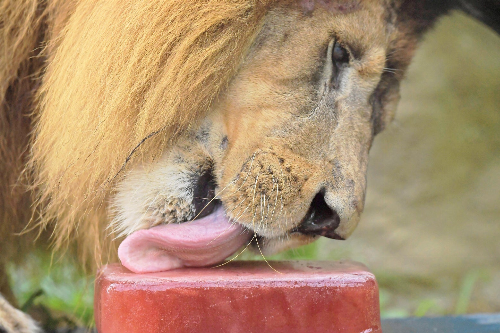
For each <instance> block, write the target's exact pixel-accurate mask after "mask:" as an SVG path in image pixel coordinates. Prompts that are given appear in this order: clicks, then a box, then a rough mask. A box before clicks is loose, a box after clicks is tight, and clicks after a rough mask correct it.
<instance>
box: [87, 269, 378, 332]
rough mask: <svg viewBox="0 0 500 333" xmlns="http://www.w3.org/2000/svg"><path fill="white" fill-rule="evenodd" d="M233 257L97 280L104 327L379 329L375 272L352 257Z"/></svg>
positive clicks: (114, 273)
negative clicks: (341, 259) (271, 259)
mask: <svg viewBox="0 0 500 333" xmlns="http://www.w3.org/2000/svg"><path fill="white" fill-rule="evenodd" d="M271 266H272V267H273V268H270V267H269V266H268V264H267V263H265V262H262V261H246V262H245V261H243V262H231V263H229V264H227V265H224V266H221V267H216V268H182V269H176V270H172V271H167V272H162V273H149V274H134V273H132V272H130V271H128V270H127V269H126V268H124V267H122V266H120V265H108V266H106V267H104V268H103V269H102V270H101V271H100V274H99V275H98V277H97V280H96V290H95V293H96V297H95V312H96V324H97V329H98V332H99V333H115V332H116V333H117V332H120V333H123V332H127V333H133V332H151V333H155V332H287V333H291V332H346V333H349V332H364V333H369V332H380V318H379V317H380V315H379V305H378V288H377V284H376V281H375V277H374V276H373V274H371V273H370V272H368V271H367V269H366V267H365V266H363V265H361V264H358V263H353V262H296V261H295V262H293V261H291V262H271Z"/></svg>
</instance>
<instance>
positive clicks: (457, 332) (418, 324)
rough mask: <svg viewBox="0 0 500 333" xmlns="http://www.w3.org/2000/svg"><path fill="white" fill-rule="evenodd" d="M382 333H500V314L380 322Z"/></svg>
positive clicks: (385, 320)
mask: <svg viewBox="0 0 500 333" xmlns="http://www.w3.org/2000/svg"><path fill="white" fill-rule="evenodd" d="M382 331H383V332H384V333H427V332H429V333H431V332H432V333H433V332H443V333H448V332H449V333H500V313H497V314H474V315H466V316H456V317H455V316H447V317H435V318H432V317H422V318H401V319H384V320H382Z"/></svg>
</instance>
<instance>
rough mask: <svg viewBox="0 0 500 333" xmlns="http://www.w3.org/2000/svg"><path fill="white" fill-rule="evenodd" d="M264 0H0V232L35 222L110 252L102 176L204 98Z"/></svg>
mask: <svg viewBox="0 0 500 333" xmlns="http://www.w3.org/2000/svg"><path fill="white" fill-rule="evenodd" d="M270 2H271V1H270V0H234V1H228V0H204V1H185V0H163V1H146V2H144V1H138V0H105V1H104V0H47V1H42V0H2V1H1V2H0V15H1V16H0V49H1V50H2V53H1V55H0V121H1V122H0V158H1V159H2V160H4V161H6V162H5V163H3V164H0V168H5V170H4V169H0V175H1V176H0V177H3V178H1V179H0V181H1V184H0V186H1V188H0V195H2V197H1V198H0V211H3V212H4V216H1V217H0V218H1V219H2V221H0V223H1V228H3V229H2V230H1V233H2V237H4V235H5V237H7V236H6V235H7V234H10V233H12V232H13V231H19V230H25V231H26V230H30V228H33V227H36V226H38V225H41V226H42V229H48V230H50V231H51V232H52V240H53V243H54V245H55V247H56V248H60V247H64V246H65V245H66V244H68V243H69V242H71V243H73V242H74V243H76V244H77V247H78V252H79V254H80V256H81V258H83V259H87V260H88V259H90V261H94V262H96V263H101V262H103V261H106V260H109V259H110V258H111V257H113V255H114V246H112V244H111V243H112V242H113V240H112V239H113V237H112V235H110V234H111V231H110V230H109V229H108V228H107V224H106V223H107V218H106V214H107V213H108V212H107V211H106V206H107V201H108V200H109V197H110V195H111V193H112V191H113V190H112V189H113V187H112V185H113V184H114V183H115V182H116V181H117V180H118V179H119V178H120V177H121V175H122V174H123V171H124V170H125V169H127V168H128V167H129V164H132V163H134V162H137V161H141V162H148V161H153V160H154V159H155V158H157V157H158V156H160V155H161V152H162V151H163V150H164V149H165V148H166V147H168V146H169V145H170V144H172V142H173V141H175V139H176V138H177V137H178V136H179V135H180V134H181V133H183V131H185V130H186V129H188V128H189V127H190V126H192V125H194V124H195V123H196V121H197V119H200V117H201V115H203V114H204V113H205V112H206V111H207V110H208V109H209V108H210V107H211V105H212V104H213V103H214V101H215V100H216V99H217V96H218V95H219V94H220V93H221V91H223V90H224V89H225V87H227V85H228V83H229V81H230V80H231V78H232V77H233V76H234V74H235V73H236V71H237V69H238V66H239V64H240V63H241V61H242V59H243V56H244V55H245V52H246V51H247V49H248V48H249V46H250V44H251V41H252V40H253V38H254V36H255V35H256V33H257V32H258V30H259V27H260V26H261V24H262V20H263V17H264V15H265V13H266V8H267V6H268V5H269V3H270ZM25 138H29V139H25ZM28 140H29V142H28ZM19 156H22V158H19ZM12 175H14V176H12ZM19 180H21V182H22V183H26V180H27V181H28V182H29V187H30V189H31V193H32V194H31V196H29V197H28V196H27V195H26V194H24V193H25V190H24V189H23V188H22V186H14V185H15V184H18V185H19ZM13 188H14V190H13ZM12 191H15V192H16V193H17V195H16V196H14V198H18V199H16V200H17V201H16V202H12V200H13V199H12V196H11V194H12ZM30 205H31V206H33V207H31V208H30V207H29V206H30ZM29 212H36V213H29ZM19 216H22V217H23V218H19ZM16 220H19V222H16V223H19V225H18V226H13V223H14V222H13V221H16ZM28 221H31V222H30V223H29V224H28ZM27 224H28V225H29V226H28V227H26V225H27ZM4 239H5V238H4ZM101 254H107V255H106V256H105V257H101ZM109 255H111V257H110V256H109Z"/></svg>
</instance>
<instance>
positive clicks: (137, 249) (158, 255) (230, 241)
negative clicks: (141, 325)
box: [118, 206, 250, 273]
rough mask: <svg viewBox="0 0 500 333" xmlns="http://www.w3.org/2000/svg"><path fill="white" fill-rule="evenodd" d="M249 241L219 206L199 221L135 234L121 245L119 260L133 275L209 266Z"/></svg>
mask: <svg viewBox="0 0 500 333" xmlns="http://www.w3.org/2000/svg"><path fill="white" fill-rule="evenodd" d="M249 240H250V234H249V232H248V231H247V230H245V228H243V227H242V226H241V225H239V224H236V223H231V222H229V220H228V218H227V217H226V215H225V213H224V208H223V207H222V206H221V207H220V208H218V209H217V210H216V211H215V212H213V213H212V214H210V215H208V216H206V217H204V218H202V219H199V220H194V221H191V222H185V223H181V224H166V225H160V226H157V227H153V228H151V229H147V230H139V231H136V232H134V233H133V234H131V235H130V236H128V237H127V238H126V239H125V240H124V241H123V242H122V243H121V244H120V247H119V248H118V257H119V258H120V260H121V262H122V264H123V266H125V267H126V268H128V269H129V270H131V271H132V272H135V273H150V272H161V271H167V270H170V269H174V268H179V267H182V266H209V265H213V264H216V263H219V262H221V261H222V260H224V259H225V258H227V257H228V256H230V255H232V254H233V253H234V252H236V250H238V249H239V248H240V247H242V246H244V245H245V244H246V243H247V242H248V241H249Z"/></svg>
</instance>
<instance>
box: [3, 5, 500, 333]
mask: <svg viewBox="0 0 500 333" xmlns="http://www.w3.org/2000/svg"><path fill="white" fill-rule="evenodd" d="M452 9H462V10H464V11H465V12H467V13H470V14H471V15H473V16H475V17H477V18H478V19H480V20H482V21H483V22H485V23H486V24H488V25H490V26H491V27H492V28H494V29H496V30H497V31H500V23H499V20H498V13H499V11H500V5H499V4H497V3H494V2H492V1H488V0H476V1H474V0H468V1H467V0H463V1H459V0H456V1H454V0H448V1H439V2H438V1H435V2H434V1H427V0H422V1H413V0H203V1H185V0H154V1H147V2H143V1H138V0H126V1H122V0H45V1H44V0H2V1H0V31H1V37H0V49H1V50H2V54H1V56H0V212H1V214H2V215H1V216H0V233H1V237H2V241H1V242H0V251H1V252H2V262H0V291H1V293H2V295H3V296H4V297H5V299H6V300H8V301H10V302H11V303H12V304H15V301H14V298H13V296H12V293H11V291H10V289H9V286H8V283H7V278H6V274H5V270H4V265H5V263H7V262H9V261H12V260H16V259H18V258H20V257H22V256H23V255H25V254H26V253H27V252H28V251H30V250H29V249H34V248H40V247H44V244H48V243H50V244H51V247H50V249H51V251H52V250H53V251H56V250H60V249H64V248H67V247H68V244H71V250H70V251H69V252H68V253H70V254H72V255H73V254H74V255H75V256H77V257H78V258H80V259H81V262H82V266H92V267H98V266H100V265H102V264H103V263H106V262H110V261H116V260H117V255H118V256H119V257H120V260H121V262H122V263H123V264H124V265H125V266H126V267H128V268H129V269H131V270H133V271H136V272H151V271H158V270H166V269H172V268H176V267H180V266H206V265H211V264H214V263H218V262H221V261H222V260H224V259H225V258H227V257H229V256H231V255H233V254H235V253H236V252H237V251H238V250H239V249H240V248H245V247H251V248H253V249H254V250H255V251H258V252H260V253H262V254H270V253H276V252H279V251H283V250H285V249H288V248H292V247H296V246H300V245H304V244H307V243H310V242H312V241H314V240H316V239H318V238H319V237H321V236H324V237H329V238H332V239H338V240H342V239H346V238H348V237H349V236H350V235H351V234H352V233H353V231H354V229H355V228H356V225H357V224H358V221H359V218H360V214H361V212H362V211H363V206H364V197H365V190H366V170H367V164H368V153H369V150H370V147H371V145H372V142H373V139H374V136H375V135H376V134H377V133H379V132H380V131H382V130H383V129H384V128H385V127H386V126H387V125H388V124H389V123H390V122H391V120H392V119H393V117H394V113H395V110H396V106H397V103H398V100H399V85H400V82H401V80H402V79H403V78H404V73H405V71H406V69H407V67H408V65H409V63H410V61H411V58H412V56H413V54H414V52H415V49H416V47H417V45H418V42H419V40H420V39H421V37H422V35H423V34H424V33H425V31H427V30H428V29H429V28H430V27H432V25H433V24H434V22H435V21H436V20H437V19H438V18H439V17H441V16H443V15H445V14H447V13H448V12H450V11H451V10H452ZM187 222H189V223H187ZM203 237H205V238H203ZM35 239H37V240H38V241H37V242H36V244H38V245H37V247H34V246H33V244H34V243H35V242H34V240H35ZM207 240H208V243H207ZM120 244H121V245H120ZM186 244H188V245H189V247H190V248H192V249H191V250H189V251H188V250H186V248H187V247H188V246H187V245H186ZM118 245H120V247H119V249H118ZM117 249H118V250H117ZM179 250H182V251H179ZM179 252H184V255H179V254H178V253H179ZM36 330H37V328H36V326H35V324H34V323H33V322H32V321H31V320H30V319H29V317H27V316H26V315H24V314H22V313H20V312H18V310H15V308H14V307H12V306H11V305H9V304H8V303H7V302H6V301H5V300H4V298H0V331H6V332H9V333H10V332H35V331H36Z"/></svg>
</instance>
